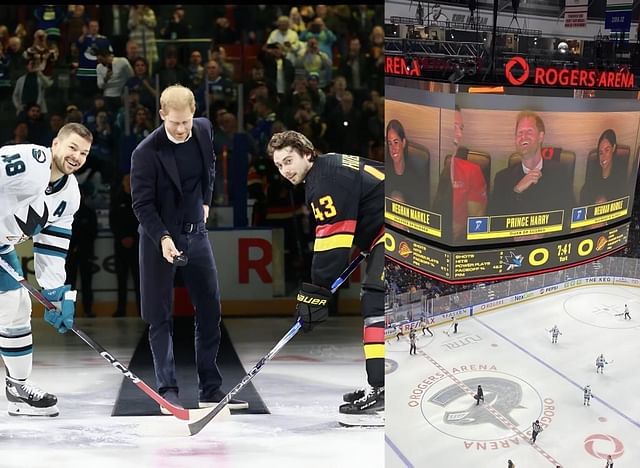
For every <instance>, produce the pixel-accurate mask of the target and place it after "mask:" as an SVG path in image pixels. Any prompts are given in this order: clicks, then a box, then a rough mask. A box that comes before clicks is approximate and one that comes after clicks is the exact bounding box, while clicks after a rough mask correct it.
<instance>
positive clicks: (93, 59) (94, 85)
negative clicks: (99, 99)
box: [73, 20, 113, 103]
mask: <svg viewBox="0 0 640 468" xmlns="http://www.w3.org/2000/svg"><path fill="white" fill-rule="evenodd" d="M77 47H78V62H76V63H74V64H73V66H74V68H76V80H77V83H78V92H79V96H80V97H81V98H83V99H85V103H86V98H87V97H89V99H91V97H93V96H95V95H96V94H97V93H98V81H97V74H96V67H97V65H98V57H97V56H96V53H97V52H98V50H101V49H107V50H109V51H111V52H113V48H112V47H111V42H109V39H108V38H106V37H105V36H102V35H101V34H100V25H99V24H98V22H97V21H95V20H91V21H89V23H88V24H87V26H86V28H84V30H83V34H82V36H80V37H79V38H78V41H77Z"/></svg>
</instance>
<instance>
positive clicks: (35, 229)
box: [13, 204, 49, 237]
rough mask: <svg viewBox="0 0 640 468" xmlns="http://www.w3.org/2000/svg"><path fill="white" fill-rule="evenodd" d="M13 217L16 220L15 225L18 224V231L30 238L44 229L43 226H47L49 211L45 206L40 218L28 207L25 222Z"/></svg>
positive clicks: (15, 216)
mask: <svg viewBox="0 0 640 468" xmlns="http://www.w3.org/2000/svg"><path fill="white" fill-rule="evenodd" d="M13 217H14V218H15V219H16V223H18V226H19V227H20V230H21V231H22V232H23V233H24V234H25V236H27V237H31V236H33V235H35V234H38V233H39V232H40V231H42V229H44V226H45V225H46V224H47V221H48V219H49V209H48V208H47V205H46V204H45V205H44V212H43V213H42V216H40V215H39V214H38V213H36V210H34V209H33V207H32V206H31V205H29V211H28V212H27V218H26V219H25V220H22V219H20V218H18V215H14V216H13Z"/></svg>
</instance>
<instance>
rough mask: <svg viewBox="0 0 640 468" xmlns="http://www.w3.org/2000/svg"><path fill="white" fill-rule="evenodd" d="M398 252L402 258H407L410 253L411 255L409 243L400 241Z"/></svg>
mask: <svg viewBox="0 0 640 468" xmlns="http://www.w3.org/2000/svg"><path fill="white" fill-rule="evenodd" d="M398 253H399V254H400V256H401V257H402V258H407V257H408V256H409V255H411V247H409V244H408V243H407V242H405V241H402V242H400V246H399V247H398Z"/></svg>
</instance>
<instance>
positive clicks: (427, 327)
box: [420, 319, 433, 336]
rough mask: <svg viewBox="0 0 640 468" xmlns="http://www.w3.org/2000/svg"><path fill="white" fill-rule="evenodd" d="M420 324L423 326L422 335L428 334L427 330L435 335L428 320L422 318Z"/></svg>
mask: <svg viewBox="0 0 640 468" xmlns="http://www.w3.org/2000/svg"><path fill="white" fill-rule="evenodd" d="M420 326H421V328H422V335H423V336H424V335H426V333H425V332H424V331H425V330H426V331H428V332H429V335H431V336H433V333H432V332H431V330H429V326H428V325H427V321H426V320H424V319H422V320H421V321H420Z"/></svg>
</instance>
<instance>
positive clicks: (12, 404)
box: [0, 123, 93, 416]
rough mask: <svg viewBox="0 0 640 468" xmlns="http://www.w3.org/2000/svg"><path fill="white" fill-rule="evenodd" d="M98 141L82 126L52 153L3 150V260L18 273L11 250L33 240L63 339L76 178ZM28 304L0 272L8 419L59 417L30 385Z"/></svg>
mask: <svg viewBox="0 0 640 468" xmlns="http://www.w3.org/2000/svg"><path fill="white" fill-rule="evenodd" d="M92 140H93V136H92V134H91V132H90V131H89V130H88V129H87V128H86V127H84V126H83V125H81V124H77V123H69V124H66V125H65V126H63V127H62V128H61V129H60V131H59V132H58V135H57V136H56V138H54V140H53V143H52V146H51V148H46V147H43V146H39V145H31V144H22V145H7V146H4V147H2V148H0V255H1V256H2V259H3V260H4V261H5V262H7V263H9V264H10V265H11V266H12V267H13V268H14V269H15V270H16V271H17V272H18V273H20V274H21V275H22V274H23V273H22V268H21V265H20V262H19V260H18V256H17V254H16V251H15V249H14V245H16V244H19V243H21V242H23V241H25V240H27V239H28V238H29V237H33V251H34V263H35V273H36V279H37V281H38V284H39V285H40V286H41V287H42V288H43V290H42V293H43V295H44V296H45V297H46V298H47V299H49V300H50V301H52V302H54V304H56V305H57V306H58V309H59V310H60V311H61V312H57V311H55V310H46V311H45V316H44V318H45V320H46V321H47V322H48V323H50V324H51V325H53V326H54V327H55V328H56V329H57V330H58V331H59V332H60V333H64V332H66V331H67V330H68V329H70V328H71V327H72V326H73V316H74V312H75V304H74V301H75V291H70V289H71V287H70V286H68V285H65V284H64V282H65V279H66V273H65V269H64V265H65V258H66V253H67V249H68V247H69V240H70V238H71V225H72V223H73V215H74V213H75V212H76V211H77V209H78V207H79V206H80V191H79V190H78V182H77V181H76V179H75V176H73V175H72V174H73V172H75V171H77V170H78V169H80V168H81V167H82V166H83V165H84V163H85V161H86V159H87V155H88V154H89V149H90V148H91V142H92ZM32 343H33V340H32V335H31V301H30V299H29V294H28V292H27V291H26V289H24V288H22V287H21V286H20V284H19V283H17V282H16V281H15V280H14V279H13V278H12V277H11V276H9V274H8V273H7V272H5V271H4V270H3V269H1V268H0V354H2V358H3V361H4V365H5V368H6V396H7V401H8V412H9V414H10V415H14V416H19V415H28V416H57V415H58V408H57V406H56V403H57V398H56V396H55V395H52V394H50V393H47V392H45V391H43V390H41V389H39V388H38V387H36V386H35V385H33V384H32V383H31V382H29V381H28V379H29V377H30V375H31V368H32Z"/></svg>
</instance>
